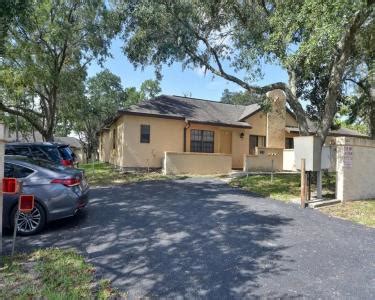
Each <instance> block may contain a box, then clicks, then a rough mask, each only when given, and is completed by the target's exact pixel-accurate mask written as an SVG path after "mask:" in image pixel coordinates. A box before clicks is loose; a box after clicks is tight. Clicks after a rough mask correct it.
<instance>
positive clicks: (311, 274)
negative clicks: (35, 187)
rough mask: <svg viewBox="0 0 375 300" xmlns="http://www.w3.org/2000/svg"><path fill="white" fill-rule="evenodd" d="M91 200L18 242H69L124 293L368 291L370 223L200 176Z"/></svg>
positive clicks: (102, 191)
mask: <svg viewBox="0 0 375 300" xmlns="http://www.w3.org/2000/svg"><path fill="white" fill-rule="evenodd" d="M90 201H91V202H90V204H89V206H88V207H87V209H86V210H85V211H84V212H82V213H81V214H79V215H77V216H76V217H74V218H71V219H68V220H64V221H59V222H55V223H53V224H51V225H50V226H49V228H48V229H47V230H46V231H45V232H43V233H42V234H40V235H38V236H34V237H29V238H19V239H18V249H20V248H21V247H22V248H23V249H31V248H37V247H46V246H56V247H76V248H78V249H79V250H80V251H82V253H83V254H84V255H85V256H86V257H87V258H88V260H89V261H90V262H92V263H93V264H94V265H95V266H96V267H97V270H98V275H99V276H104V277H106V278H110V279H111V280H112V281H113V284H114V286H115V287H118V288H120V289H121V290H123V291H126V292H127V293H128V295H129V298H139V297H142V296H150V297H156V298H159V297H171V298H175V297H176V298H179V297H187V298H191V297H195V298H212V299H218V298H220V299H228V298H232V299H233V298H238V299H240V298H253V297H257V296H261V297H267V298H280V297H287V298H290V297H296V298H299V297H302V298H304V297H306V298H361V299H371V298H372V299H373V298H374V296H375V251H374V249H375V230H374V229H370V228H366V227H363V226H360V225H356V224H352V223H350V222H348V221H343V220H339V219H335V218H330V217H328V216H326V215H323V214H321V213H319V212H318V211H314V210H311V209H305V210H302V209H300V208H299V207H298V206H296V205H293V204H285V203H282V202H279V201H274V200H270V199H266V198H260V197H256V196H255V195H251V194H249V193H247V192H244V191H241V190H239V189H234V188H231V187H229V186H228V185H226V184H225V183H223V182H221V181H219V180H215V179H207V178H202V179H198V178H195V179H185V180H175V181H159V182H155V181H154V182H143V183H136V184H130V185H124V186H117V187H106V188H95V189H93V190H92V192H91V200H90ZM9 241H10V237H9V236H8V237H6V244H7V247H8V249H9V246H10V244H9Z"/></svg>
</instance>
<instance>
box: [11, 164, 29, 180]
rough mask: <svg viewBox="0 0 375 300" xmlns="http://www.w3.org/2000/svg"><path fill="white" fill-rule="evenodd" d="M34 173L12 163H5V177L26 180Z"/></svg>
mask: <svg viewBox="0 0 375 300" xmlns="http://www.w3.org/2000/svg"><path fill="white" fill-rule="evenodd" d="M33 172H34V171H33V170H31V169H29V168H26V167H22V166H19V165H14V164H10V163H5V167H4V177H14V178H25V177H27V176H29V175H30V174H31V173H33Z"/></svg>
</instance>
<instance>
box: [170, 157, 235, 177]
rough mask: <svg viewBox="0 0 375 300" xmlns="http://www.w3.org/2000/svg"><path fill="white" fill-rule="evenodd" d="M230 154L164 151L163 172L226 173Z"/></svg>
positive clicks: (228, 169)
mask: <svg viewBox="0 0 375 300" xmlns="http://www.w3.org/2000/svg"><path fill="white" fill-rule="evenodd" d="M231 171H232V156H231V155H230V154H221V153H193V152H165V156H164V166H163V172H164V174H166V175H171V174H175V175H177V174H197V175H210V174H227V173H229V172H231Z"/></svg>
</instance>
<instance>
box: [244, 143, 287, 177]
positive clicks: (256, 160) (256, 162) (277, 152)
mask: <svg viewBox="0 0 375 300" xmlns="http://www.w3.org/2000/svg"><path fill="white" fill-rule="evenodd" d="M283 150H284V149H280V148H263V147H258V148H257V150H256V154H255V155H245V156H244V169H243V170H244V171H245V172H250V171H263V172H270V171H272V160H273V170H274V171H281V170H282V169H283Z"/></svg>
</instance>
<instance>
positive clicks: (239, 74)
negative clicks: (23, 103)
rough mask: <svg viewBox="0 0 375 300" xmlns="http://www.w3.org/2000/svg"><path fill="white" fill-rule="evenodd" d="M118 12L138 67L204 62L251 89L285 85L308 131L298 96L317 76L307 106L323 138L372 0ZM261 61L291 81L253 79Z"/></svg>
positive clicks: (202, 4) (175, 4) (147, 6)
mask: <svg viewBox="0 0 375 300" xmlns="http://www.w3.org/2000/svg"><path fill="white" fill-rule="evenodd" d="M117 12H118V15H120V16H123V22H124V23H123V24H124V25H125V26H126V29H124V30H123V31H122V38H123V40H124V51H125V53H126V54H127V55H128V57H129V59H130V60H131V61H132V62H133V63H134V64H135V65H136V66H144V65H147V64H152V65H156V66H157V67H158V68H160V67H161V65H163V64H172V63H174V62H176V61H179V62H182V63H183V65H184V66H189V67H203V68H205V69H206V70H207V71H210V72H211V73H213V74H214V75H216V76H220V77H223V78H225V79H227V80H229V81H232V82H235V83H237V84H238V85H239V86H241V87H242V88H244V89H245V90H246V91H247V92H249V93H258V94H265V93H266V92H267V91H269V90H272V89H275V88H278V89H282V90H283V91H284V92H285V93H286V95H287V101H288V103H289V105H290V107H291V108H292V110H293V111H294V112H295V114H296V116H297V120H298V123H299V127H300V132H301V133H305V134H307V133H308V130H309V128H308V122H307V119H308V117H309V114H308V112H307V111H306V110H305V109H304V106H303V105H302V101H303V100H305V99H306V98H303V95H304V94H305V95H306V92H307V91H308V90H310V89H311V84H313V83H314V80H315V81H316V82H317V83H318V87H319V89H321V91H319V94H320V95H323V96H322V97H323V98H318V97H317V98H316V101H317V102H316V103H310V105H311V108H312V109H315V112H314V113H315V114H316V115H317V116H318V117H317V121H318V123H317V127H318V131H317V135H318V136H320V137H321V141H322V143H323V142H324V140H325V137H326V135H327V133H328V130H329V129H330V127H331V125H332V122H333V118H334V116H335V114H336V112H337V109H338V107H337V103H338V101H339V98H340V97H341V88H342V83H343V79H344V75H345V71H346V70H347V69H348V67H349V64H350V63H351V60H350V58H351V55H352V51H353V48H354V46H355V43H356V41H357V40H358V39H359V38H360V37H361V34H362V32H364V31H365V29H366V28H368V27H369V26H371V25H372V24H373V22H374V7H373V3H372V1H367V2H366V1H361V0H354V1H353V0H332V1H323V2H322V1H317V0H306V1H294V0H282V1H281V0H270V1H263V0H262V1H261V0H254V1H236V0H221V1H210V0H200V1H182V0H177V1H169V0H161V1H151V0H139V1H132V0H130V1H124V2H121V3H118V5H117ZM264 62H269V63H277V64H280V65H281V66H282V67H283V68H284V69H285V70H286V71H287V72H288V76H289V82H288V83H284V82H275V83H272V84H269V85H267V86H262V87H261V86H257V85H254V84H253V82H255V81H257V80H258V79H259V78H261V76H262V69H261V66H262V63H264ZM321 70H324V72H323V74H324V76H325V79H324V80H323V78H322V77H321V75H320V72H321ZM323 83H324V84H323Z"/></svg>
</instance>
